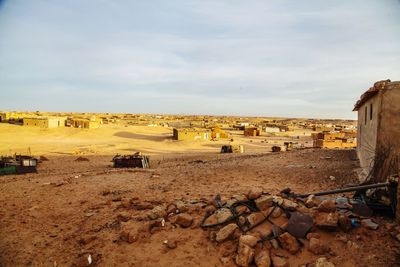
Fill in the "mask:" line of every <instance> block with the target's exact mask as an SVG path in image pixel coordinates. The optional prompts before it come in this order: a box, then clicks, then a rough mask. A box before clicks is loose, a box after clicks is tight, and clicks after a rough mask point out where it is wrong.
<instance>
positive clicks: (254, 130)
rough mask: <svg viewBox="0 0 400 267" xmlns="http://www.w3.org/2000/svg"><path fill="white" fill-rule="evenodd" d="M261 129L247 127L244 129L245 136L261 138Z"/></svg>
mask: <svg viewBox="0 0 400 267" xmlns="http://www.w3.org/2000/svg"><path fill="white" fill-rule="evenodd" d="M260 133H261V131H260V129H259V128H257V127H246V128H245V129H244V132H243V134H244V136H260Z"/></svg>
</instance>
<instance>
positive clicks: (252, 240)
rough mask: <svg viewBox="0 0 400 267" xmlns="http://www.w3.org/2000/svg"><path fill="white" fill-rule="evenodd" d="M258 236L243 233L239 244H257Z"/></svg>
mask: <svg viewBox="0 0 400 267" xmlns="http://www.w3.org/2000/svg"><path fill="white" fill-rule="evenodd" d="M257 241H258V238H257V237H255V236H252V235H242V236H241V237H240V239H239V245H240V244H245V245H247V246H249V247H251V248H253V247H255V245H257Z"/></svg>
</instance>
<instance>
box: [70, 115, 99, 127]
mask: <svg viewBox="0 0 400 267" xmlns="http://www.w3.org/2000/svg"><path fill="white" fill-rule="evenodd" d="M68 123H69V125H70V126H72V127H75V128H86V129H93V128H99V127H100V121H99V120H98V119H96V118H90V119H87V118H72V119H70V120H68Z"/></svg>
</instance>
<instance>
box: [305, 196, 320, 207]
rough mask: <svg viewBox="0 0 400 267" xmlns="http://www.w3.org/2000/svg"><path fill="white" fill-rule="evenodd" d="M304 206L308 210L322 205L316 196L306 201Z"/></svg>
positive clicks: (309, 197)
mask: <svg viewBox="0 0 400 267" xmlns="http://www.w3.org/2000/svg"><path fill="white" fill-rule="evenodd" d="M304 204H305V205H306V207H307V208H312V207H317V206H318V205H319V204H320V201H319V199H317V198H316V197H315V196H314V195H309V196H308V197H307V198H306V199H305V200H304Z"/></svg>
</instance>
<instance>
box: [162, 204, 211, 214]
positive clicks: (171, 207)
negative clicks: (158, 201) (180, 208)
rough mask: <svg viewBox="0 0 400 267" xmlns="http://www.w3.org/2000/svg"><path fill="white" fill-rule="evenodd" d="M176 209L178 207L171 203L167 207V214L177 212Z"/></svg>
mask: <svg viewBox="0 0 400 267" xmlns="http://www.w3.org/2000/svg"><path fill="white" fill-rule="evenodd" d="M214 209H215V208H214ZM176 210H177V208H176V206H175V204H169V205H168V207H167V214H171V213H176Z"/></svg>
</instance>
